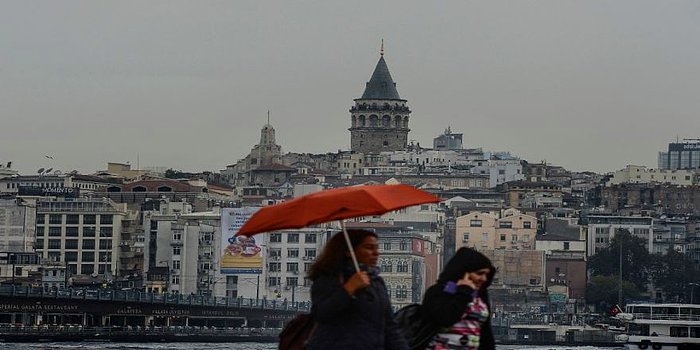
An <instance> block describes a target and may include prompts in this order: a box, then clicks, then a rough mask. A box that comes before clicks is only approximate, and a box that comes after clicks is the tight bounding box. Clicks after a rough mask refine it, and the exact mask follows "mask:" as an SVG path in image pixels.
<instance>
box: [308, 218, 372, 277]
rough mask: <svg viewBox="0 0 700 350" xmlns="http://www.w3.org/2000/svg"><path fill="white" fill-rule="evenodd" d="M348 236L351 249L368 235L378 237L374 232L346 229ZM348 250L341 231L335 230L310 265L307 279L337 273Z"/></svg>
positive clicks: (341, 267)
mask: <svg viewBox="0 0 700 350" xmlns="http://www.w3.org/2000/svg"><path fill="white" fill-rule="evenodd" d="M348 236H350V244H351V245H352V249H353V250H355V248H357V247H358V246H359V245H360V244H362V242H364V240H365V238H367V237H369V236H372V237H374V238H378V237H377V234H376V233H374V232H372V231H367V230H348ZM348 252H349V250H348V244H347V243H346V242H345V237H343V232H342V231H340V232H337V233H336V234H334V235H333V237H331V239H329V240H328V242H327V243H326V246H325V248H323V251H322V252H321V255H319V257H318V259H316V262H314V264H313V265H311V269H310V270H309V275H308V277H309V279H310V280H312V281H313V280H316V279H317V278H318V277H320V276H321V275H334V274H338V273H339V272H340V271H342V269H343V265H344V264H345V259H346V257H347V255H348Z"/></svg>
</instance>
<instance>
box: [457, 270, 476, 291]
mask: <svg viewBox="0 0 700 350" xmlns="http://www.w3.org/2000/svg"><path fill="white" fill-rule="evenodd" d="M457 285H458V286H467V287H469V288H471V289H473V290H477V289H479V288H478V287H477V286H476V283H474V280H473V278H472V276H471V272H467V273H465V274H464V276H463V277H462V279H461V280H459V281H457Z"/></svg>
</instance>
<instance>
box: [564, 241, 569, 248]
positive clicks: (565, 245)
mask: <svg viewBox="0 0 700 350" xmlns="http://www.w3.org/2000/svg"><path fill="white" fill-rule="evenodd" d="M564 250H569V242H564Z"/></svg>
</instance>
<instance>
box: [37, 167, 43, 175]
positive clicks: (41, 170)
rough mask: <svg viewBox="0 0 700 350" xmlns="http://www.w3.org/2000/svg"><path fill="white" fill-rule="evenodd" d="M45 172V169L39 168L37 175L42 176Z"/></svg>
mask: <svg viewBox="0 0 700 350" xmlns="http://www.w3.org/2000/svg"><path fill="white" fill-rule="evenodd" d="M43 172H44V168H39V170H37V171H36V173H37V174H41V173H43Z"/></svg>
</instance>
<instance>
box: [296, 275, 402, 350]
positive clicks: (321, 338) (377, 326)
mask: <svg viewBox="0 0 700 350" xmlns="http://www.w3.org/2000/svg"><path fill="white" fill-rule="evenodd" d="M352 274H353V271H352V270H351V269H347V270H346V272H345V273H344V275H343V277H342V278H343V281H347V279H348V278H350V276H351V275H352ZM370 278H371V285H370V286H369V287H367V288H364V289H362V290H360V291H358V292H357V293H355V295H354V296H350V295H348V293H347V292H346V291H345V289H343V287H342V285H341V282H342V281H341V277H340V276H338V275H333V276H330V275H325V276H321V277H319V278H317V279H316V280H315V281H314V283H313V285H312V287H311V302H312V306H311V314H312V315H313V318H314V320H315V321H316V323H317V326H316V330H315V331H314V334H313V335H312V336H311V339H310V340H309V342H308V345H307V349H308V350H328V349H332V350H366V349H372V350H375V349H376V350H407V349H408V345H407V343H406V340H405V339H404V338H403V336H402V335H401V333H400V332H399V329H398V327H397V325H396V323H395V322H394V320H393V317H392V315H393V314H392V310H391V303H390V301H389V297H388V295H387V292H386V286H385V285H384V281H383V280H382V278H381V277H379V276H378V275H377V274H370Z"/></svg>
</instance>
